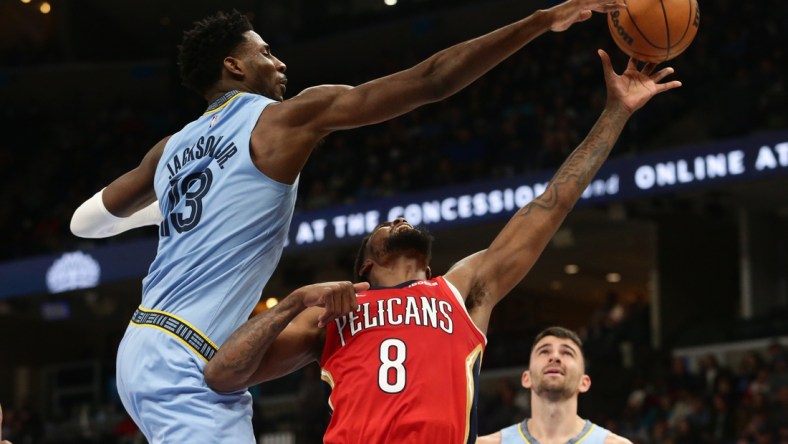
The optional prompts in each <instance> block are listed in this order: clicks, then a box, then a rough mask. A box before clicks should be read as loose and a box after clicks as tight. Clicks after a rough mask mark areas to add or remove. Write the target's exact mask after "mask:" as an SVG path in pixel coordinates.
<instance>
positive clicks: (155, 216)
mask: <svg viewBox="0 0 788 444" xmlns="http://www.w3.org/2000/svg"><path fill="white" fill-rule="evenodd" d="M103 192H104V190H103V189H102V190H101V191H99V192H98V193H96V194H94V195H93V197H91V198H90V199H88V200H86V201H85V202H84V203H83V204H82V205H80V206H79V208H77V210H76V211H74V215H73V216H72V217H71V232H72V233H74V235H75V236H79V237H86V238H91V239H97V238H102V237H110V236H114V235H116V234H119V233H123V232H124V231H128V230H130V229H132V228H137V227H142V226H145V225H158V224H159V223H160V222H161V221H162V219H163V218H164V217H163V216H162V215H161V210H160V209H159V201H158V200H157V201H155V202H153V203H152V204H150V205H148V206H147V207H145V208H143V209H141V210H139V211H137V212H136V213H134V214H132V215H131V216H129V217H118V216H115V215H113V214H112V213H110V212H109V210H107V207H105V206H104V201H103V200H102V198H101V195H102V193H103Z"/></svg>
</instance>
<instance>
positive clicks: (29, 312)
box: [0, 0, 788, 444]
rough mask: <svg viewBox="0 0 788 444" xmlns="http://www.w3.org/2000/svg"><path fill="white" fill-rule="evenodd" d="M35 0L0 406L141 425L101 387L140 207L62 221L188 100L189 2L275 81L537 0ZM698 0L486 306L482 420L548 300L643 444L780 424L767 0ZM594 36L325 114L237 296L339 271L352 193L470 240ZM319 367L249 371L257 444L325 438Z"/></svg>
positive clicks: (39, 415)
mask: <svg viewBox="0 0 788 444" xmlns="http://www.w3.org/2000/svg"><path fill="white" fill-rule="evenodd" d="M50 3H51V4H50V7H51V11H50V12H49V13H47V14H43V13H41V12H40V11H41V7H42V3H41V2H40V1H38V0H34V1H32V2H31V3H27V4H25V3H22V2H19V1H12V0H2V1H1V2H0V97H2V100H3V101H4V107H3V109H2V111H0V125H1V128H2V136H0V173H2V176H3V177H4V178H5V179H4V182H3V183H4V186H3V187H0V194H1V195H2V201H3V205H2V209H0V211H1V212H2V217H0V221H1V222H2V230H0V239H1V240H2V245H3V247H2V248H1V249H0V260H2V261H3V262H1V263H0V403H1V404H2V405H3V407H4V412H5V423H4V425H3V426H4V427H3V429H4V430H3V437H4V438H5V439H10V440H12V441H13V442H15V443H16V444H19V443H83V442H89V443H93V442H101V443H107V442H111V443H114V442H117V443H121V442H144V441H142V439H141V438H140V437H139V435H138V434H137V433H136V432H135V430H134V427H133V424H131V423H130V421H129V420H128V418H127V417H126V415H125V413H124V412H123V409H122V407H121V406H120V404H119V402H118V399H117V395H116V394H115V392H114V386H113V374H114V356H115V351H116V348H117V344H118V341H119V340H120V337H121V335H122V333H123V330H124V329H125V327H126V325H127V323H128V318H129V315H130V313H131V312H132V311H133V309H134V308H135V307H136V306H137V305H138V303H139V298H140V280H141V278H142V276H143V275H144V272H145V269H146V267H147V264H148V262H149V260H150V258H151V257H152V255H153V254H154V252H155V251H154V249H155V234H156V231H155V229H143V230H137V231H136V232H131V233H126V234H124V235H121V236H118V237H117V238H114V239H108V240H101V241H85V240H81V239H77V238H75V237H73V236H72V235H70V233H69V232H68V221H69V219H70V215H71V212H72V211H73V210H74V208H76V206H77V205H79V203H80V202H82V201H83V200H84V199H86V198H88V197H89V196H90V195H92V194H93V193H94V192H95V191H96V190H98V189H99V188H101V187H102V186H104V185H105V184H106V183H108V181H110V180H112V179H113V178H114V177H116V176H117V175H119V174H121V173H122V172H124V171H126V170H128V169H130V168H133V167H134V166H135V165H136V163H137V162H139V159H140V158H141V157H142V155H143V154H144V153H145V152H146V151H147V149H148V148H149V147H150V146H152V144H153V143H155V142H156V141H158V140H159V139H161V138H162V137H164V136H165V135H167V134H170V133H171V132H172V131H174V130H177V129H179V128H180V126H181V125H183V124H184V123H185V122H187V121H189V120H190V119H191V118H193V116H195V115H197V114H198V113H200V112H201V111H202V109H203V107H204V103H203V102H202V99H201V98H199V97H197V96H196V95H195V94H193V93H191V92H190V91H187V90H186V89H185V88H183V87H181V86H179V81H178V78H177V69H176V67H175V65H174V58H175V54H176V45H177V44H178V43H179V41H180V34H181V32H182V30H183V29H185V28H187V27H188V26H189V24H190V23H191V22H192V21H194V20H196V19H199V18H200V17H202V16H204V15H206V14H208V13H211V12H213V11H215V10H217V9H220V8H221V9H229V8H231V7H234V8H237V9H239V10H240V11H242V12H245V13H248V14H249V15H250V17H252V18H253V21H254V23H255V26H256V29H257V30H258V32H260V34H261V35H262V36H263V38H265V39H266V40H267V41H268V42H269V43H270V44H271V45H272V47H273V50H274V53H275V54H276V55H277V56H278V57H279V58H281V59H282V60H283V61H284V62H285V63H286V64H287V65H288V77H289V84H288V96H293V95H295V94H297V93H298V92H299V91H300V90H302V89H303V88H306V87H308V86H311V85H314V84H319V83H347V84H358V83H360V82H363V81H365V80H369V79H372V78H374V77H376V76H379V75H383V74H386V73H390V72H393V71H395V70H398V69H402V68H406V67H408V66H411V65H412V64H414V63H416V62H418V61H419V60H421V59H423V58H424V57H426V56H428V55H430V54H431V53H433V52H435V51H437V50H439V49H441V48H443V47H446V46H448V45H450V44H453V43H456V42H459V41H461V40H463V39H465V38H469V37H472V36H475V35H479V34H481V33H483V32H486V31H488V30H492V29H494V28H495V27H496V26H499V25H502V24H505V23H508V22H510V21H513V20H515V19H517V18H520V17H524V16H525V15H528V14H529V13H530V12H532V11H533V10H535V9H537V8H545V7H549V6H551V5H552V4H554V2H544V1H529V0H523V1H507V0H496V1H484V2H478V1H469V0H466V1H452V2H449V1H442V0H441V1H439V0H401V1H400V3H399V4H397V5H396V6H393V7H389V6H386V5H384V4H383V3H382V1H378V0H375V1H372V0H344V1H329V2H323V3H319V2H313V1H306V0H302V1H298V0H291V1H285V0H275V1H265V2H258V1H226V2H221V4H220V3H219V2H210V1H189V2H186V1H180V0H179V1H169V2H154V1H149V0H143V1H136V2H126V1H95V0H70V1H64V0H52V1H51V2H50ZM700 9H701V26H700V31H699V33H698V37H697V39H696V41H695V42H694V43H693V44H692V46H691V47H690V48H689V49H688V50H687V52H686V53H684V54H683V55H681V56H680V57H679V58H678V59H676V60H674V61H672V62H671V63H670V64H671V66H674V67H675V68H676V70H677V78H680V79H681V80H682V81H683V83H684V87H683V88H681V89H679V90H677V91H672V92H671V93H669V94H666V95H664V96H659V97H658V98H656V99H654V100H653V101H652V103H650V104H649V105H648V106H647V108H645V109H643V110H641V111H640V112H639V113H638V114H636V116H635V117H634V118H633V119H632V121H631V122H630V123H629V125H628V126H627V128H626V130H625V133H624V135H623V136H622V138H621V140H620V143H619V144H618V146H617V147H616V149H615V150H614V154H613V158H612V160H611V162H610V163H609V164H608V166H607V167H606V168H607V169H606V170H603V171H602V172H600V175H599V176H598V178H599V179H600V181H599V182H597V183H596V185H595V186H592V188H591V189H590V190H589V195H588V196H587V197H588V198H587V199H584V200H583V202H581V204H579V205H578V208H577V209H576V210H575V211H574V212H573V214H572V215H571V216H570V217H569V219H568V220H567V221H566V223H565V225H564V227H563V228H562V229H561V230H560V231H559V233H558V234H557V235H556V237H555V239H554V240H553V242H551V244H550V246H549V247H548V249H547V251H545V253H544V255H543V256H542V258H541V259H540V261H539V262H538V264H537V265H536V267H534V269H533V271H532V272H531V273H530V274H529V275H528V276H527V278H526V279H525V281H524V282H523V283H522V284H521V285H520V286H518V287H517V288H516V289H515V290H514V291H513V292H512V293H511V294H510V295H509V296H508V297H507V299H506V300H505V301H504V302H503V303H502V304H501V305H500V306H499V307H497V308H496V311H495V313H494V315H493V319H492V322H491V328H490V332H489V340H490V342H489V346H488V350H487V352H486V354H485V357H484V364H483V369H482V376H483V378H482V393H481V395H482V396H481V400H480V406H479V407H480V410H479V414H480V418H479V419H480V426H481V432H483V433H489V432H492V431H494V430H497V429H498V428H500V427H502V426H505V425H508V424H510V423H513V422H515V421H518V420H520V419H522V418H523V417H525V416H526V415H527V412H528V405H527V396H526V392H525V391H524V390H523V389H521V388H520V387H519V382H518V381H519V373H520V372H521V371H522V369H523V368H524V367H525V366H526V365H527V360H528V350H529V346H530V343H531V340H532V339H533V335H534V334H535V332H537V331H538V330H540V329H542V328H544V327H546V326H549V325H553V324H562V325H565V326H568V327H571V328H574V329H577V330H578V331H580V332H581V333H582V336H583V338H584V340H585V341H586V349H585V352H586V354H587V356H588V362H589V372H590V374H591V376H592V379H593V381H594V384H593V388H592V389H591V392H590V393H588V394H586V395H583V396H582V397H581V414H582V415H584V416H587V417H589V418H591V419H592V420H595V421H598V422H600V423H602V424H603V425H605V426H607V427H609V428H611V429H613V430H616V431H617V432H618V433H620V434H623V435H624V436H627V437H629V438H630V439H632V440H633V441H634V442H638V443H667V442H674V443H680V442H681V443H683V442H692V443H698V442H714V443H725V442H769V443H770V442H788V426H787V425H786V418H788V373H786V358H787V357H788V356H787V355H786V346H787V345H788V271H787V270H788V245H787V244H788V234H787V233H788V99H787V98H786V85H788V83H786V78H785V70H784V67H785V66H786V60H785V50H786V40H785V38H784V36H783V35H782V33H781V30H782V29H786V25H788V23H787V22H788V11H787V10H786V4H785V2H779V1H777V0H766V1H761V2H757V3H751V2H733V1H728V0H714V1H703V0H701V2H700ZM598 47H601V48H604V49H606V50H607V51H608V52H610V53H611V54H613V56H614V61H615V62H616V64H617V66H619V67H620V66H622V65H623V63H624V62H625V58H624V57H623V55H622V54H621V53H620V52H619V51H618V50H617V49H616V48H615V46H614V44H613V41H612V39H611V38H610V36H609V34H608V31H607V25H606V23H605V19H604V17H603V16H595V17H594V18H593V19H592V20H590V21H589V22H587V23H583V24H580V25H576V26H574V27H573V28H572V29H570V30H569V31H567V32H565V33H561V34H547V35H544V36H542V37H540V38H539V39H537V40H536V41H535V42H533V43H532V44H530V45H529V46H528V47H526V48H525V49H524V50H522V51H520V52H519V53H518V54H516V55H515V56H513V57H512V58H511V59H510V60H508V61H507V62H505V63H504V64H502V65H501V66H500V67H499V68H496V69H495V70H493V71H492V72H490V73H489V74H487V75H486V76H484V77H483V78H482V79H480V80H479V81H477V82H476V83H474V84H473V85H471V86H470V87H469V88H468V89H467V90H466V91H464V92H462V93H460V94H458V95H457V96H455V97H452V98H450V99H448V100H446V101H444V102H442V103H439V104H434V105H430V106H427V107H424V108H423V109H421V110H417V111H415V112H413V113H411V114H409V115H407V116H404V117H402V118H399V119H396V120H394V121H392V122H389V123H385V124H381V125H377V126H375V127H371V128H367V129H361V130H355V131H349V132H344V133H337V134H334V135H332V136H330V137H329V138H328V139H327V140H326V143H325V144H324V145H323V146H322V147H321V148H320V149H319V150H318V151H317V152H316V153H315V155H314V156H313V157H312V159H311V160H310V161H309V164H308V165H307V168H306V169H305V171H304V173H303V175H302V182H301V187H300V197H299V203H298V209H297V214H296V220H295V222H294V225H293V228H292V230H291V238H290V239H291V243H290V246H289V247H288V249H287V250H286V251H285V254H284V257H283V259H282V261H281V263H280V265H279V268H278V270H277V272H276V274H275V276H274V278H273V279H272V281H271V283H270V284H269V285H268V286H267V287H266V289H265V290H264V292H263V295H262V298H261V306H260V309H264V307H265V304H264V302H265V301H266V300H268V299H269V298H280V297H283V296H285V295H286V294H287V293H288V292H289V291H290V290H292V289H294V288H296V287H297V286H299V285H303V284H307V283H311V282H314V281H319V280H336V279H350V278H351V275H350V267H351V264H352V260H353V257H354V255H355V250H356V245H357V244H358V240H359V239H360V237H361V235H362V234H363V233H361V232H360V231H359V230H361V231H363V229H364V227H365V226H366V224H367V222H366V221H367V218H368V217H369V216H368V215H370V214H373V215H375V214H378V215H379V217H380V218H382V219H385V218H386V217H387V215H388V214H389V213H390V212H391V211H392V209H395V208H401V209H402V211H404V212H405V213H406V214H408V215H409V217H411V216H414V217H415V216H419V217H424V218H426V221H425V222H429V223H426V226H427V227H428V228H429V229H430V230H431V231H432V232H433V233H434V234H435V235H436V238H437V241H436V244H435V252H436V254H435V258H434V262H433V270H435V271H436V272H439V273H440V272H444V271H446V270H447V269H448V267H450V266H451V264H452V263H453V261H455V260H457V259H459V258H461V257H464V256H465V255H467V254H470V253H471V252H474V251H476V250H478V249H481V248H484V247H485V246H486V245H487V244H488V243H489V241H491V240H492V238H493V236H494V235H495V233H496V232H497V231H498V230H499V229H500V228H501V226H502V224H503V221H504V220H505V219H506V217H508V214H510V213H507V211H506V210H500V211H497V212H496V211H494V210H492V209H491V208H493V207H494V205H493V203H492V202H493V201H496V198H497V197H498V196H505V195H506V194H507V193H511V194H510V195H511V196H519V197H517V198H523V196H526V197H527V196H528V194H529V193H531V192H538V189H539V184H540V183H544V182H545V181H546V180H547V179H549V177H550V173H551V172H552V171H553V170H554V169H555V168H556V167H557V165H558V164H560V161H561V160H562V159H563V157H564V156H565V155H566V154H568V152H569V151H570V150H571V149H572V148H573V147H574V146H575V145H576V144H577V143H578V142H579V141H580V139H581V138H582V136H583V135H584V134H585V132H586V131H587V130H588V129H589V128H590V126H591V124H592V123H593V121H594V119H595V118H596V115H597V114H598V113H599V111H600V110H601V107H602V104H603V103H604V102H603V100H604V86H603V82H602V78H601V69H600V67H599V62H598V60H597V59H596V56H595V53H594V50H595V49H596V48H598ZM696 159H701V160H700V163H701V164H703V165H704V166H705V168H706V169H708V168H711V167H710V165H713V166H715V167H716V168H717V170H716V171H717V175H716V176H715V177H711V176H710V175H708V174H707V175H706V176H703V175H702V174H700V173H699V170H698V167H697V166H696V162H697V160H696ZM682 162H683V163H682ZM682 165H684V166H682ZM650 172H653V173H654V174H655V176H653V177H654V181H653V182H650V183H649V182H648V180H649V177H651V176H649V174H650ZM671 174H672V175H673V176H672V178H671ZM657 177H659V179H657ZM614 178H615V179H614ZM638 178H639V180H640V182H638ZM638 184H640V186H642V188H641V187H639V186H638ZM644 184H645V185H644ZM496 193H497V194H496ZM477 195H480V196H481V197H476V199H479V200H478V201H474V198H475V197H474V196H477ZM452 199H453V200H452ZM513 199H514V197H513ZM469 202H470V203H469ZM465 204H468V205H469V206H467V207H466V206H463V205H465ZM436 208H437V210H436ZM431 210H435V211H437V213H436V212H435V211H433V212H432V213H430V211H431ZM342 218H344V219H342ZM382 219H381V220H382ZM56 265H58V266H56ZM568 266H569V267H568ZM571 266H575V267H576V268H574V269H573V267H571ZM95 267H99V268H100V273H99V274H96V273H94V272H93V271H94V268H95ZM52 270H55V271H52ZM58 270H59V271H60V272H59V274H58V273H55V272H57V271H58ZM569 272H571V274H570V273H569ZM91 279H98V283H97V284H96V283H95V282H94V281H91ZM48 283H49V284H50V287H47V284H48ZM52 285H54V287H52ZM76 287H88V288H79V289H75V288H76ZM316 370H317V368H316V367H314V366H312V367H309V368H307V369H305V370H303V371H301V372H298V373H296V374H294V375H292V376H290V377H287V378H284V379H282V380H280V381H276V382H272V383H268V384H264V385H262V386H258V387H255V388H253V394H254V395H255V399H256V403H255V405H256V410H255V425H256V427H257V430H258V432H259V436H260V442H268V443H291V442H298V443H302V442H303V443H312V442H319V441H320V432H321V430H322V428H323V427H324V425H325V421H326V418H327V417H326V414H327V409H326V406H325V401H324V394H323V387H322V386H321V385H322V383H320V381H319V377H318V376H317V372H316Z"/></svg>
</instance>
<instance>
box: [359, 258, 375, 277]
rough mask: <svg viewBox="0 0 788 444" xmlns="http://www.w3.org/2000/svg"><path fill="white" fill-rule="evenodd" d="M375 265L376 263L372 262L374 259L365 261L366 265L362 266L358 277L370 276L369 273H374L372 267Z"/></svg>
mask: <svg viewBox="0 0 788 444" xmlns="http://www.w3.org/2000/svg"><path fill="white" fill-rule="evenodd" d="M373 264H374V262H372V259H364V263H363V264H362V265H361V267H360V268H359V269H358V271H357V272H358V275H359V276H369V272H370V271H372V265H373Z"/></svg>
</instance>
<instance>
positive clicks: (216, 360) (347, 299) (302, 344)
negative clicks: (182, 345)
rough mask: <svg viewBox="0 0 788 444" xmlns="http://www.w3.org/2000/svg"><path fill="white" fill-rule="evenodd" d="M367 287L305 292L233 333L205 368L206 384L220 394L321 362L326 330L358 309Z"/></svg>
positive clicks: (326, 286) (340, 285)
mask: <svg viewBox="0 0 788 444" xmlns="http://www.w3.org/2000/svg"><path fill="white" fill-rule="evenodd" d="M367 288H369V284H368V283H366V282H362V283H358V284H351V283H350V282H326V283H322V284H314V285H309V286H306V287H302V288H299V289H298V290H296V291H294V292H293V293H291V294H290V295H289V296H287V297H286V298H285V299H284V300H282V302H280V303H279V304H277V305H276V306H274V307H273V308H272V309H270V310H266V311H264V312H262V313H260V314H259V315H257V316H255V317H253V318H252V319H250V320H248V321H246V322H245V323H244V324H243V325H241V326H240V327H239V328H238V329H237V330H236V331H235V332H233V334H232V335H231V336H230V337H229V338H228V339H227V340H226V341H225V342H224V344H222V346H221V347H220V348H219V351H218V352H217V353H216V355H214V357H213V359H211V360H210V361H209V362H208V364H207V365H206V366H205V370H204V374H205V381H206V383H208V385H209V386H210V387H211V388H212V389H214V390H216V391H219V392H231V391H235V390H241V389H244V388H246V387H249V386H252V385H255V384H259V383H261V382H264V381H269V380H271V379H276V378H279V377H281V376H284V375H287V374H289V373H291V372H293V371H295V370H298V369H299V368H301V367H303V366H305V365H307V364H309V363H310V362H312V361H315V360H317V359H319V358H320V351H321V350H322V345H323V344H322V342H321V341H322V339H323V327H325V326H326V325H327V324H328V323H329V322H331V321H332V320H334V319H335V318H337V317H339V316H342V315H345V314H347V313H350V312H351V311H353V310H355V309H356V308H357V307H358V303H357V301H356V293H357V292H361V291H364V290H366V289H367ZM319 307H324V308H323V309H321V308H319Z"/></svg>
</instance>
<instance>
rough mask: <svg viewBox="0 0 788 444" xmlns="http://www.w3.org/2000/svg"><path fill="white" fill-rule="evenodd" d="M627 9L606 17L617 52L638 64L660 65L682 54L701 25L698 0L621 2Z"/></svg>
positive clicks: (632, 0)
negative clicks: (620, 51) (619, 49)
mask: <svg viewBox="0 0 788 444" xmlns="http://www.w3.org/2000/svg"><path fill="white" fill-rule="evenodd" d="M624 3H625V4H626V9H620V10H617V11H613V12H611V13H609V14H608V17H607V26H608V27H609V28H610V34H611V35H612V36H613V40H614V41H615V42H616V44H617V45H618V47H619V48H621V50H622V51H624V53H626V54H627V55H628V56H630V57H632V58H634V59H636V60H640V61H641V62H654V63H660V62H664V61H666V60H670V59H672V58H674V57H676V56H677V55H679V54H681V53H682V52H684V51H685V50H686V49H687V48H688V47H689V45H690V43H692V40H694V39H695V35H696V34H697V33H698V26H699V24H700V9H698V1H697V0H624Z"/></svg>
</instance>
